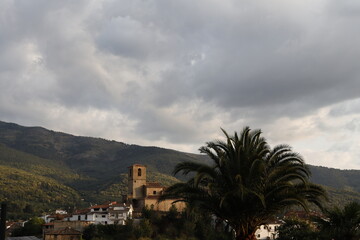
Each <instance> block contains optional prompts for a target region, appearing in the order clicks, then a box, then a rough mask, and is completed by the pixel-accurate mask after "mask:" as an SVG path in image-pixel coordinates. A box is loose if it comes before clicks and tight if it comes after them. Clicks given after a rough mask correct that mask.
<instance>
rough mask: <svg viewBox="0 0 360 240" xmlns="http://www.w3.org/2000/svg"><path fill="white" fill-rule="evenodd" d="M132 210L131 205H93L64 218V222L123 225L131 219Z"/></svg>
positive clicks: (115, 203) (113, 203)
mask: <svg viewBox="0 0 360 240" xmlns="http://www.w3.org/2000/svg"><path fill="white" fill-rule="evenodd" d="M132 212H133V208H132V206H131V205H126V204H118V203H117V202H110V203H107V204H102V205H94V206H91V207H90V208H86V209H82V210H78V211H76V212H75V213H74V214H72V215H71V216H69V217H67V218H65V219H64V220H66V221H71V222H74V221H84V222H90V223H93V224H104V225H106V224H121V225H125V221H126V220H127V219H130V218H132Z"/></svg>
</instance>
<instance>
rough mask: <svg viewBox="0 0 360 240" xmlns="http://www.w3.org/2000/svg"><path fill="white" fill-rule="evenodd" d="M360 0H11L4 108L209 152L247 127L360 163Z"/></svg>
mask: <svg viewBox="0 0 360 240" xmlns="http://www.w3.org/2000/svg"><path fill="white" fill-rule="evenodd" d="M359 26H360V1H358V0H341V1H339V0H327V1H325V0H318V1H313V0H311V1H310V0H299V1H297V0H292V1H289V0H262V1H260V0H196V1H194V0H177V1H173V0H131V1H129V0H126V1H122V0H112V1H111V0H103V1H100V0H93V1H90V0H83V1H81V0H77V1H73V0H62V1H55V0H54V1H52V0H34V1H29V0H18V1H16V0H1V1H0V120H2V121H6V122H15V123H18V124H21V125H25V126H42V127H45V128H48V129H52V130H56V131H62V132H67V133H71V134H74V135H84V136H94V137H102V138H106V139H111V140H117V141H122V142H125V143H130V144H139V145H146V146H149V145H151V146H160V147H166V148H172V149H176V150H180V151H186V152H193V153H198V148H199V147H200V146H202V145H204V143H205V142H206V141H211V140H214V139H221V137H222V133H221V130H220V127H222V128H224V129H225V130H227V131H228V132H229V133H233V132H234V131H241V129H242V128H243V127H244V126H247V125H248V126H250V127H251V128H253V129H256V128H260V129H262V130H263V132H264V134H263V135H264V136H265V137H266V138H267V139H268V141H269V143H270V144H271V145H272V146H274V145H276V144H280V143H286V144H289V145H291V146H293V149H294V151H296V152H299V153H300V154H302V155H303V156H304V157H305V160H306V162H307V163H309V164H313V165H321V166H327V167H335V168H342V169H360V134H359V132H360V28H359Z"/></svg>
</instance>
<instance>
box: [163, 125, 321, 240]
mask: <svg viewBox="0 0 360 240" xmlns="http://www.w3.org/2000/svg"><path fill="white" fill-rule="evenodd" d="M223 132H224V134H225V137H226V141H215V142H208V143H207V145H206V146H204V147H202V148H200V152H201V153H205V154H207V155H208V156H209V157H210V158H211V159H212V161H213V164H212V165H206V164H202V163H195V162H183V163H179V164H178V165H177V166H176V168H175V170H174V174H176V173H179V172H182V173H183V174H185V175H187V174H189V173H194V177H192V178H190V180H189V181H187V182H186V183H177V184H175V185H173V186H171V187H169V188H168V189H167V190H166V192H165V194H164V195H163V196H162V199H174V198H178V199H179V201H185V202H187V203H189V204H190V206H193V207H196V208H198V209H200V210H202V211H204V212H206V213H211V214H213V215H214V216H216V217H217V219H218V220H220V221H221V222H223V223H225V224H228V225H229V226H230V227H231V228H232V229H233V231H234V232H235V235H236V239H239V240H241V239H244V240H245V239H249V240H252V239H254V240H255V239H256V237H255V231H256V229H257V228H258V227H259V226H260V225H262V224H265V223H266V222H267V221H268V220H270V219H271V218H272V217H273V216H274V215H275V214H276V213H278V212H279V211H281V210H283V209H284V208H286V207H290V206H294V205H300V206H302V207H303V208H305V209H308V207H309V203H313V204H315V205H317V206H319V207H321V203H322V202H323V200H324V199H325V196H326V194H325V190H324V189H323V188H321V187H320V186H318V185H315V184H312V183H311V182H310V181H309V175H310V172H309V170H308V168H307V167H306V165H305V164H304V161H303V159H302V158H301V156H300V155H298V154H296V153H294V152H292V151H291V149H290V147H289V146H287V145H279V146H276V147H275V148H274V149H271V148H270V147H269V145H268V144H267V142H266V140H265V139H264V138H263V137H261V131H260V130H253V131H252V130H250V129H249V128H248V127H246V128H244V130H243V131H242V132H241V134H240V135H238V134H237V133H235V134H234V136H229V135H228V134H227V133H226V132H225V131H223Z"/></svg>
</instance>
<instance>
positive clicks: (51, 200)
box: [0, 165, 81, 215]
mask: <svg viewBox="0 0 360 240" xmlns="http://www.w3.org/2000/svg"><path fill="white" fill-rule="evenodd" d="M0 189H1V191H0V199H1V200H2V201H4V202H9V213H10V215H11V214H18V215H22V213H25V214H27V213H28V214H32V213H40V212H41V211H44V210H47V209H53V210H54V209H55V208H59V207H62V208H64V207H69V206H73V205H78V204H80V201H81V197H80V195H79V194H78V193H77V191H75V190H74V189H72V188H70V187H68V186H65V185H63V184H61V183H59V182H58V181H56V180H54V179H52V178H49V177H44V176H40V175H36V174H32V173H29V172H26V171H24V170H20V169H16V168H12V167H6V166H1V165H0Z"/></svg>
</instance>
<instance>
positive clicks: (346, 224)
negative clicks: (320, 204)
mask: <svg viewBox="0 0 360 240" xmlns="http://www.w3.org/2000/svg"><path fill="white" fill-rule="evenodd" d="M325 213H326V219H320V221H319V223H320V225H321V230H322V231H321V232H322V235H323V236H324V237H325V238H329V239H334V240H341V239H348V240H358V239H360V204H359V203H358V202H351V203H348V204H347V205H345V206H344V208H343V209H340V208H338V207H335V208H333V209H331V210H326V211H325Z"/></svg>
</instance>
